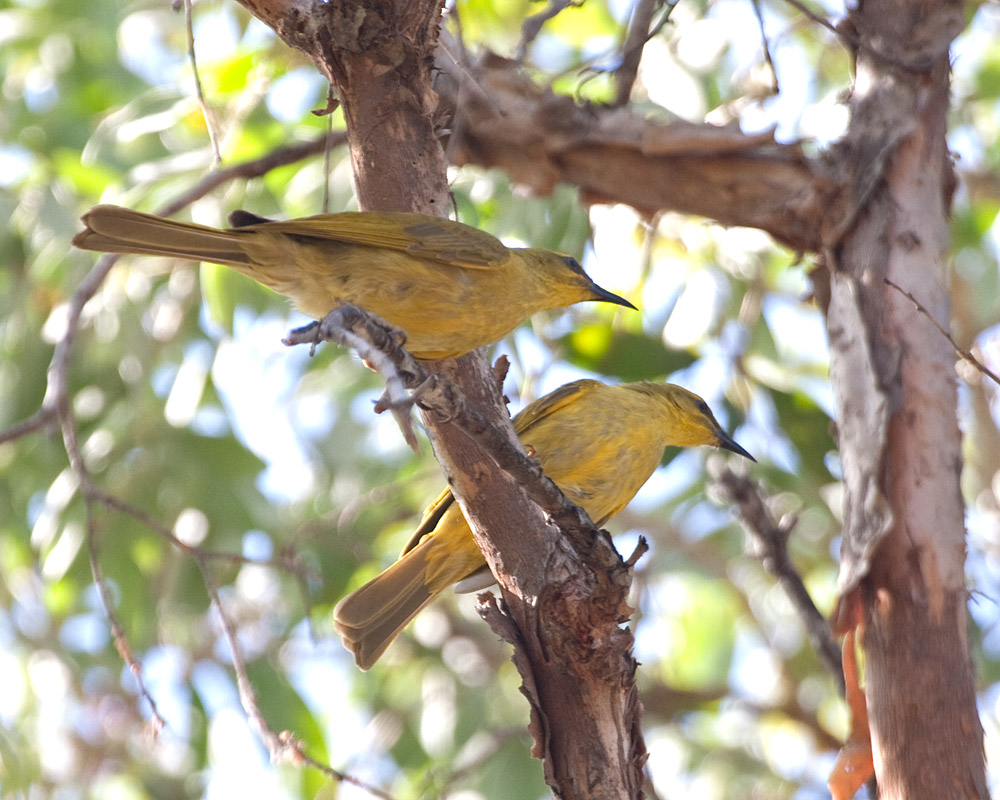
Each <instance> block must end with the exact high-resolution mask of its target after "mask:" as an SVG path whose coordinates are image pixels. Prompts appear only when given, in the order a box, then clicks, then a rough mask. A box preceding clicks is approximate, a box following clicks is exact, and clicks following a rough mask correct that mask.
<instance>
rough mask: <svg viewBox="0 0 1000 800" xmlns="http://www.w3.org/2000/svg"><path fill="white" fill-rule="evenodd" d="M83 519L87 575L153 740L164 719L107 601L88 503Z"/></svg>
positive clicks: (108, 598)
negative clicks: (141, 701)
mask: <svg viewBox="0 0 1000 800" xmlns="http://www.w3.org/2000/svg"><path fill="white" fill-rule="evenodd" d="M85 507H86V517H87V555H88V557H89V559H90V574H91V575H93V577H94V585H95V586H96V587H97V595H98V597H100V598H101V606H102V607H103V608H104V616H105V617H106V618H107V620H108V624H109V625H110V626H111V639H112V641H113V642H114V644H115V650H117V651H118V655H119V656H121V659H122V661H124V662H125V665H126V666H127V667H128V669H129V672H131V673H132V677H133V678H135V682H136V686H137V687H138V689H139V697H141V698H142V699H144V700H145V701H146V702H147V703H149V709H150V714H151V717H150V725H151V727H152V733H153V737H154V738H155V737H156V736H157V735H158V734H159V732H160V731H161V730H163V728H165V727H166V724H167V723H166V720H164V719H163V717H162V716H161V715H160V710H159V708H157V706H156V700H154V699H153V695H152V694H150V692H149V689H147V688H146V682H145V681H144V680H143V679H142V665H141V664H140V663H139V660H138V659H137V658H136V657H135V653H134V652H133V650H132V645H131V643H130V642H129V640H128V635H127V634H126V633H125V628H124V627H123V626H122V624H121V622H120V621H119V620H118V615H117V614H116V613H115V607H114V602H113V601H112V599H111V592H110V591H109V590H108V582H107V581H106V580H105V578H104V573H103V572H102V571H101V565H100V562H99V561H98V558H97V530H96V528H97V525H96V523H95V521H94V511H93V506H92V504H91V503H89V502H87V503H85Z"/></svg>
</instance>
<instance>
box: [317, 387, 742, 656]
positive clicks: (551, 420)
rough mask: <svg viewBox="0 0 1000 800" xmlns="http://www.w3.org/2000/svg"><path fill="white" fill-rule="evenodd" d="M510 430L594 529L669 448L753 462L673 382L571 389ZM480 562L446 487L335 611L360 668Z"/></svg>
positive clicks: (530, 409) (535, 407)
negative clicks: (395, 550) (387, 560)
mask: <svg viewBox="0 0 1000 800" xmlns="http://www.w3.org/2000/svg"><path fill="white" fill-rule="evenodd" d="M514 429H515V430H516V431H517V434H518V436H519V437H520V439H521V441H522V443H523V444H524V445H525V447H526V448H530V451H533V452H534V455H535V457H536V458H537V459H538V461H539V462H540V464H541V466H542V469H543V470H544V471H545V474H546V475H548V477H549V478H551V479H552V480H553V481H555V483H556V485H557V486H558V487H559V488H560V489H561V490H562V492H563V494H565V495H566V497H568V498H569V499H570V500H572V501H573V502H574V503H576V504H577V505H579V506H581V507H582V508H583V509H584V510H585V511H586V512H587V514H588V515H589V516H590V518H591V519H592V520H593V521H594V523H595V524H596V525H599V526H600V525H603V524H604V523H605V522H607V520H609V519H610V518H611V517H613V516H614V515H615V514H617V513H618V512H619V511H621V510H622V509H623V508H624V507H625V506H626V505H627V504H628V502H629V501H630V500H631V499H632V498H633V497H634V496H635V493H636V492H638V491H639V488H640V487H641V486H642V485H643V484H644V483H645V482H646V480H647V479H648V478H649V476H650V475H652V474H653V471H654V470H655V469H656V467H657V465H658V464H659V463H660V461H661V459H662V457H663V450H664V448H666V447H668V446H671V445H672V446H678V447H691V446H695V445H704V444H707V445H714V446H715V447H722V448H724V449H726V450H731V451H732V452H734V453H738V454H739V455H741V456H745V457H746V458H749V459H750V460H751V461H753V460H755V459H754V458H753V456H751V455H750V454H749V453H748V452H747V451H746V450H744V449H743V448H742V447H740V446H739V445H738V444H737V443H736V442H735V441H733V439H732V438H731V437H730V436H729V435H728V434H726V432H725V431H723V430H722V427H721V426H720V425H719V423H718V422H716V420H715V417H714V416H713V415H712V412H711V410H710V409H709V408H708V405H707V404H706V403H705V401H704V400H702V399H701V398H700V397H698V395H696V394H692V393H691V392H689V391H688V390H687V389H683V388H681V387H680V386H674V385H672V384H669V383H668V384H662V383H649V382H640V383H624V384H621V385H619V386H608V385H606V384H603V383H600V382H599V381H594V380H580V381H575V382H573V383H568V384H566V385H565V386H562V387H560V388H559V389H556V390H555V391H554V392H552V393H551V394H548V395H546V396H545V397H542V398H541V399H539V400H536V401H535V402H534V403H531V404H530V405H528V406H527V407H526V408H525V409H524V410H523V411H521V413H520V414H518V415H517V416H516V417H515V418H514ZM485 565H486V562H485V560H484V559H483V555H482V553H481V552H480V551H479V547H478V546H477V545H476V542H475V540H474V539H473V538H472V531H471V530H470V529H469V525H468V523H467V522H466V521H465V517H464V516H462V511H461V509H460V508H459V506H458V504H457V503H456V502H455V499H454V497H453V495H452V494H451V491H450V490H447V489H446V490H445V491H444V492H442V494H441V496H440V497H438V499H437V500H436V501H435V502H434V503H433V504H432V505H431V506H430V507H429V508H428V509H427V511H426V512H424V518H423V520H422V521H421V523H420V526H419V527H418V528H417V529H416V531H415V532H414V534H413V536H411V537H410V540H409V542H408V543H407V544H406V547H405V548H404V549H403V553H402V555H401V556H400V558H399V560H398V561H396V563H395V564H393V565H392V566H390V567H389V568H388V569H386V570H385V571H384V572H382V573H381V574H379V575H378V576H376V577H375V578H373V579H372V580H371V581H369V582H368V583H366V584H365V585H364V586H362V587H361V588H360V589H358V590H356V591H355V592H352V593H351V594H349V595H348V596H347V597H345V598H344V599H343V600H341V601H340V603H338V604H337V607H336V608H335V609H334V612H333V613H334V621H335V624H336V626H337V630H338V631H339V632H340V634H341V635H342V636H343V639H344V645H345V646H346V647H347V648H348V649H349V650H351V651H352V652H353V653H354V658H355V660H356V661H357V663H358V666H359V667H361V669H368V668H369V667H371V665H372V664H374V663H375V661H376V660H377V659H378V657H379V656H380V655H382V653H383V652H384V651H385V649H386V647H388V646H389V644H390V643H391V642H392V640H393V639H394V638H395V637H396V636H397V635H398V634H399V632H400V631H401V630H402V629H403V628H404V627H405V626H406V625H407V623H409V621H410V620H411V619H413V617H414V616H415V615H416V614H417V612H418V611H420V609H422V608H423V607H424V606H425V605H427V603H429V602H430V601H431V600H432V599H434V597H436V596H437V595H438V594H440V593H441V592H442V591H444V589H445V588H447V587H448V586H450V585H451V584H453V583H456V582H458V581H461V580H463V579H465V578H468V577H469V576H471V575H472V574H473V573H476V572H477V571H479V570H482V569H484V568H485Z"/></svg>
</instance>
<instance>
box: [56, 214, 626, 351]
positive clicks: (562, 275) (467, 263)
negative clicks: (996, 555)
mask: <svg viewBox="0 0 1000 800" xmlns="http://www.w3.org/2000/svg"><path fill="white" fill-rule="evenodd" d="M229 222H230V224H231V225H233V226H234V227H233V228H232V229H230V230H221V229H218V228H210V227H207V226H204V225H195V224H193V223H189V222H177V221H175V220H170V219H164V218H162V217H156V216H153V215H151V214H143V213H140V212H138V211H132V210H131V209H127V208H121V207H120V206H111V205H102V206H95V207H94V208H92V209H91V210H90V211H88V212H87V213H86V214H84V216H83V223H84V225H86V230H84V231H82V232H80V233H78V234H77V235H76V236H75V237H74V238H73V244H74V245H76V246H77V247H79V248H81V249H83V250H98V251H102V252H107V253H136V254H140V255H150V256H169V257H174V258H187V259H191V260H193V261H208V262H212V263H216V264H225V265H227V266H230V267H233V268H234V269H236V270H237V271H238V272H240V273H242V274H243V275H247V276H249V277H250V278H253V279H254V280H255V281H257V282H258V283H262V284H263V285H264V286H267V287H268V288H270V289H273V290H274V291H276V292H279V293H280V294H283V295H286V296H288V297H290V298H291V299H292V301H293V302H294V303H295V305H296V307H297V308H298V309H299V310H300V311H302V312H303V313H304V314H308V315H309V316H310V317H312V318H313V319H322V318H323V317H324V316H326V315H327V314H328V313H329V312H330V311H332V310H333V309H334V308H335V307H336V306H337V304H338V303H339V302H341V301H344V302H348V303H354V304H356V305H359V306H361V307H362V308H364V309H366V310H368V311H371V312H373V313H375V314H378V315H379V316H380V317H382V318H384V319H386V320H388V321H389V322H391V323H392V324H393V325H395V326H397V327H399V328H402V330H403V331H404V332H405V333H406V336H407V348H408V349H409V351H410V352H411V353H412V354H413V355H414V356H416V357H417V358H425V359H435V358H451V357H455V356H460V355H462V354H463V353H467V352H469V351H470V350H474V349H475V348H477V347H481V346H483V345H487V344H491V343H492V342H496V341H498V340H499V339H501V338H503V337H504V336H506V335H507V334H508V333H510V332H511V331H512V330H514V328H516V327H517V326H518V325H520V324H521V323H522V322H524V321H525V320H526V319H527V318H528V317H530V316H531V315H532V314H534V313H536V312H538V311H545V310H547V309H553V308H561V307H563V306H568V305H572V304H573V303H578V302H580V301H582V300H603V301H605V302H608V303H616V304H618V305H622V306H628V307H629V308H635V306H633V305H632V304H631V303H629V302H628V301H627V300H625V299H623V298H621V297H619V296H618V295H616V294H612V293H611V292H609V291H606V290H605V289H602V288H601V287H600V286H598V285H597V284H596V283H594V282H593V281H592V280H591V279H590V278H589V277H587V275H586V273H584V271H583V270H582V269H581V268H580V265H579V264H578V263H577V262H576V260H575V259H573V258H571V257H569V256H565V255H560V254H558V253H553V252H551V251H549V250H538V249H533V248H516V247H507V246H505V245H504V244H503V243H502V242H501V241H500V240H499V239H497V238H495V237H494V236H491V235H490V234H488V233H485V232H484V231H480V230H477V229H476V228H472V227H470V226H468V225H463V224H461V223H460V222H451V221H450V220H446V219H439V218H437V217H428V216H424V215H423V214H405V213H389V212H380V211H366V212H346V213H343V214H323V215H319V216H315V217H305V218H303V219H293V220H288V221H287V222H281V221H272V220H267V219H264V218H262V217H258V216H255V215H253V214H250V213H248V212H246V211H236V212H233V214H231V215H230V217H229Z"/></svg>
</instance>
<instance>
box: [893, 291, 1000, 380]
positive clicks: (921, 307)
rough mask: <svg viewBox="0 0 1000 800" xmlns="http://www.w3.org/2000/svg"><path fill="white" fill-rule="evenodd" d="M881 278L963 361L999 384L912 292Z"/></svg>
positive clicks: (993, 375)
mask: <svg viewBox="0 0 1000 800" xmlns="http://www.w3.org/2000/svg"><path fill="white" fill-rule="evenodd" d="M883 280H884V281H885V282H886V283H887V284H889V285H890V286H891V287H892V288H893V289H895V290H896V291H897V292H899V293H900V294H901V295H903V297H905V298H906V299H907V300H909V301H910V302H911V303H913V305H914V306H916V308H917V311H919V312H920V313H921V314H923V315H924V316H925V317H927V319H929V320H930V321H931V325H933V326H934V327H935V328H937V329H938V332H939V333H940V334H941V335H942V336H943V337H944V338H945V339H947V340H948V343H949V344H950V345H951V346H952V347H953V348H954V349H955V352H956V353H958V354H959V355H960V356H961V357H962V359H964V360H965V361H968V362H969V363H970V364H972V366H974V367H975V368H976V369H978V370H979V371H980V372H981V373H983V375H985V376H986V377H987V378H989V379H990V380H991V381H993V382H994V383H995V384H997V385H998V386H1000V377H997V374H996V373H995V372H993V370H991V369H990V368H989V367H987V366H986V365H985V364H984V363H983V362H982V361H980V360H979V359H978V358H976V357H975V356H974V355H972V353H970V352H969V351H968V350H966V349H965V348H962V347H959V346H958V342H956V341H955V340H954V339H953V338H952V335H951V334H950V333H948V331H946V330H945V329H944V328H943V327H942V326H941V324H940V323H939V322H938V321H937V320H936V319H934V317H932V316H931V313H930V312H929V311H928V310H927V309H926V308H925V307H924V305H923V304H922V303H921V302H920V301H919V300H917V298H915V297H914V296H913V295H912V294H910V293H909V292H908V291H906V290H905V289H903V288H901V287H900V286H898V285H897V284H895V283H893V282H892V281H891V280H889V279H888V278H883Z"/></svg>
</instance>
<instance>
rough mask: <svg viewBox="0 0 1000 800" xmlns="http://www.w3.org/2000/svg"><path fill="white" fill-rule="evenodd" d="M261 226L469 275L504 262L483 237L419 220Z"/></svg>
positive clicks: (319, 219) (390, 217) (504, 253)
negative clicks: (402, 256) (397, 252)
mask: <svg viewBox="0 0 1000 800" xmlns="http://www.w3.org/2000/svg"><path fill="white" fill-rule="evenodd" d="M267 224H268V225H269V227H270V229H271V230H280V231H281V232H282V233H286V234H289V235H292V236H311V237H315V238H318V239H331V240H334V241H338V242H345V243H348V244H360V245H367V246H369V247H384V248H387V249H389V250H400V251H402V252H405V253H409V254H410V255H413V256H416V257H418V258H427V259H432V260H434V261H440V262H442V263H446V264H454V265H457V266H461V267H468V268H471V269H489V268H491V267H495V266H499V265H500V264H502V263H503V262H505V261H506V260H507V259H508V258H509V256H510V251H508V249H507V248H506V247H505V246H504V245H503V243H501V242H500V240H499V239H497V238H496V237H495V236H492V235H490V234H488V233H486V232H485V231H481V230H479V229H478V228H473V227H471V226H469V225H463V224H462V223H460V222H452V221H451V220H447V219H435V218H432V217H427V216H424V215H423V214H407V213H402V212H396V213H390V212H384V213H383V212H378V213H371V214H354V213H347V214H324V215H319V216H315V217H303V218H301V219H293V220H287V221H281V222H272V223H267ZM247 227H250V228H252V227H255V226H252V225H251V226H247ZM243 229H244V230H245V229H246V228H243Z"/></svg>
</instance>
